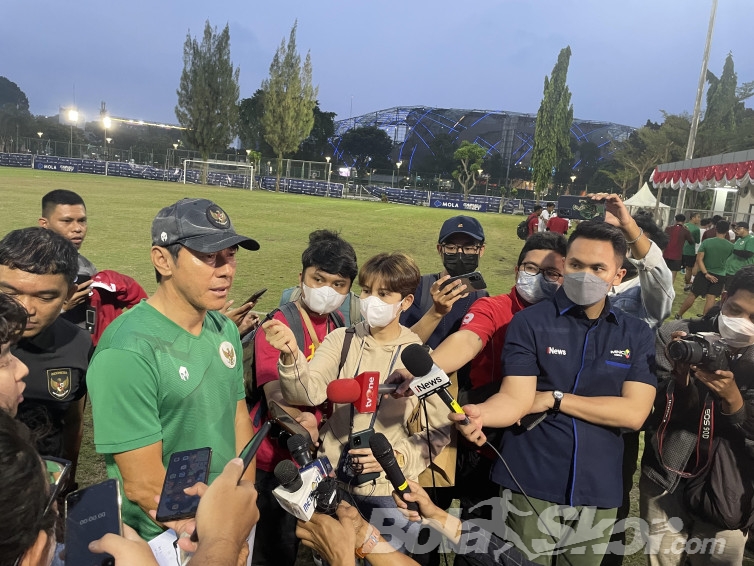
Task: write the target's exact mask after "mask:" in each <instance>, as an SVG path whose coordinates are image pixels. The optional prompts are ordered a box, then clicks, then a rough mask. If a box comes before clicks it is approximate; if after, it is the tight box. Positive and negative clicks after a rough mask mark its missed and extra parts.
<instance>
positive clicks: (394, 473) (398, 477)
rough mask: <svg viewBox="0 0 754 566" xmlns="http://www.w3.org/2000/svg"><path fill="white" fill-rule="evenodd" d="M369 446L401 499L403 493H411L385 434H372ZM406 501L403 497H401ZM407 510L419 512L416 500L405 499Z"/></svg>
mask: <svg viewBox="0 0 754 566" xmlns="http://www.w3.org/2000/svg"><path fill="white" fill-rule="evenodd" d="M369 447H370V448H371V449H372V455H373V456H374V457H375V458H376V459H377V462H379V464H380V466H382V469H383V470H384V471H385V477H386V478H387V479H388V481H389V482H390V483H391V484H392V485H393V488H394V489H395V491H397V492H398V495H400V496H401V499H403V494H404V493H411V488H410V487H408V482H407V481H406V476H404V475H403V472H402V471H401V468H400V466H398V462H397V461H396V460H395V454H394V453H393V447H392V446H391V445H390V441H388V439H387V438H385V435H384V434H382V433H381V432H378V433H375V434H373V435H372V438H370V439H369ZM403 500H404V501H406V500H405V499H403ZM406 505H408V509H409V511H416V512H417V513H418V512H419V506H418V505H417V504H416V501H406Z"/></svg>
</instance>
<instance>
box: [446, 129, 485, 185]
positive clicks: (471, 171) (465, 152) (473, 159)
mask: <svg viewBox="0 0 754 566" xmlns="http://www.w3.org/2000/svg"><path fill="white" fill-rule="evenodd" d="M486 154H487V150H486V149H484V148H483V147H481V146H479V145H477V144H475V143H471V142H468V141H463V142H461V145H460V146H459V147H458V149H457V150H456V152H455V153H454V154H453V157H455V158H456V161H460V165H461V166H460V167H459V168H458V169H456V170H455V171H453V178H454V179H457V180H458V182H459V183H460V184H461V189H462V190H463V198H464V199H466V197H468V196H469V193H470V192H471V189H472V188H474V184H475V183H476V181H477V178H478V177H479V170H480V169H482V159H484V156H485V155H486Z"/></svg>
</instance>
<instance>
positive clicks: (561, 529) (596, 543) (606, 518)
mask: <svg viewBox="0 0 754 566" xmlns="http://www.w3.org/2000/svg"><path fill="white" fill-rule="evenodd" d="M508 493H510V492H507V490H504V491H503V492H502V494H501V495H502V496H503V498H504V499H505V498H506V497H507V498H509V499H510V501H509V502H508V503H507V504H506V505H505V523H506V525H507V526H508V528H509V530H508V532H507V535H508V536H507V537H506V538H507V540H509V541H510V542H512V543H513V544H514V545H515V546H516V547H517V548H518V549H519V550H521V551H522V552H523V553H525V554H527V555H528V557H529V559H530V560H532V561H533V562H536V563H537V564H542V565H543V566H551V565H557V566H599V564H600V563H601V562H602V557H603V555H604V553H605V550H606V548H607V544H608V542H609V541H610V535H611V533H612V532H613V525H614V523H615V516H616V512H617V509H598V508H596V507H584V506H578V507H571V506H570V505H558V504H556V503H550V502H549V501H542V500H541V499H535V498H533V497H529V501H531V505H530V504H529V502H528V501H527V500H526V498H525V497H524V496H523V495H522V494H520V493H515V492H514V493H511V494H510V495H507V494H508ZM532 506H533V507H534V510H535V511H536V513H535V512H534V511H532ZM553 557H554V558H553Z"/></svg>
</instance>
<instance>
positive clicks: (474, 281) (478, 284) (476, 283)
mask: <svg viewBox="0 0 754 566" xmlns="http://www.w3.org/2000/svg"><path fill="white" fill-rule="evenodd" d="M456 281H460V282H461V285H466V291H467V292H469V293H470V292H471V291H481V290H482V289H486V288H487V283H485V282H484V277H482V274H481V273H479V272H478V271H474V272H472V273H464V274H463V275H456V276H455V277H451V278H450V279H448V280H447V281H445V283H443V284H442V285H441V286H440V289H444V288H445V287H447V286H448V285H452V286H455V285H454V283H455V282H456Z"/></svg>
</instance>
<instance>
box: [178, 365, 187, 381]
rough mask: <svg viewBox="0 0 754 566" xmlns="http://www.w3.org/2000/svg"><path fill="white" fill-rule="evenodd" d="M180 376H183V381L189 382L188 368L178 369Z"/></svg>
mask: <svg viewBox="0 0 754 566" xmlns="http://www.w3.org/2000/svg"><path fill="white" fill-rule="evenodd" d="M178 375H180V376H181V380H182V381H188V378H189V372H188V370H187V369H186V366H181V367H180V368H178Z"/></svg>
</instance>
